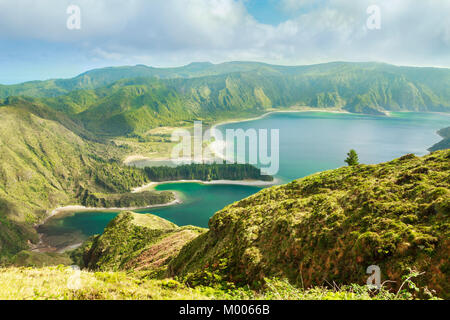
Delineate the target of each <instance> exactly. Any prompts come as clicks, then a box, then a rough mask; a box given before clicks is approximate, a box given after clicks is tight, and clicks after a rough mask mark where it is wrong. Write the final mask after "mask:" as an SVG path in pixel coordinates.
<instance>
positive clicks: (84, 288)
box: [0, 265, 411, 300]
mask: <svg viewBox="0 0 450 320" xmlns="http://www.w3.org/2000/svg"><path fill="white" fill-rule="evenodd" d="M73 274H74V273H73V270H72V269H71V268H69V267H64V266H62V265H60V266H55V267H44V268H0V283H2V284H3V285H2V286H0V300H10V299H12V300H72V299H73V300H131V299H133V300H149V299H150V300H151V299H154V300H235V299H245V300H264V299H265V300H381V299H383V300H386V299H387V300H396V299H398V300H403V299H410V298H411V294H410V293H408V292H407V290H402V292H400V293H399V294H398V295H397V294H396V293H391V292H388V291H386V290H381V291H379V292H373V291H371V290H369V289H368V288H367V287H365V286H358V285H352V286H343V287H340V288H333V289H330V288H326V287H316V288H312V289H308V290H303V289H299V288H296V287H294V286H292V285H291V284H289V283H288V282H286V281H280V280H277V279H273V280H268V281H267V283H268V284H269V285H268V286H267V287H266V288H264V289H263V290H259V291H253V290H249V289H244V288H226V289H225V288H218V287H207V286H197V287H194V288H193V287H192V286H188V285H186V284H184V283H182V282H179V281H176V280H173V279H163V280H156V279H152V278H149V277H148V276H147V274H145V273H143V274H139V273H137V274H136V273H135V274H129V273H126V272H98V271H97V272H88V271H82V272H81V273H80V284H81V286H80V289H79V290H73V289H70V288H69V287H68V286H67V284H68V283H69V282H70V280H71V279H72V278H73Z"/></svg>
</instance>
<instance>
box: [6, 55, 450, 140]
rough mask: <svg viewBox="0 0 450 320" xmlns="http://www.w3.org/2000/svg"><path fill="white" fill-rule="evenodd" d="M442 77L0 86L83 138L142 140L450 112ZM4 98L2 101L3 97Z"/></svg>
mask: <svg viewBox="0 0 450 320" xmlns="http://www.w3.org/2000/svg"><path fill="white" fill-rule="evenodd" d="M449 87H450V71H449V70H447V69H434V68H410V67H396V66H391V65H387V64H379V63H328V64H321V65H313V66H299V67H281V66H273V65H266V64H258V63H245V62H242V63H226V64H221V65H212V64H195V65H190V66H186V67H183V68H173V69H156V68H148V67H145V66H136V67H124V68H106V69H99V70H93V71H90V72H87V73H85V74H83V75H80V76H78V77H76V78H73V79H67V80H51V81H46V82H45V81H44V82H32V83H25V84H21V85H14V86H0V98H1V97H4V98H5V101H4V104H5V105H11V104H12V103H14V101H16V100H17V98H12V96H15V95H27V96H29V97H33V98H27V101H28V103H33V104H35V105H41V106H46V107H47V108H49V109H52V110H56V111H60V112H61V113H62V114H64V115H65V116H66V117H69V118H70V119H72V121H74V122H75V123H77V124H80V123H81V124H83V127H84V128H86V129H88V130H89V131H91V132H94V133H96V134H97V135H98V134H101V135H107V136H123V135H134V134H138V135H143V134H144V133H145V132H147V131H148V130H150V129H152V128H155V127H158V126H167V125H171V126H179V125H183V124H186V121H192V120H198V119H203V120H206V121H211V120H217V119H222V118H224V119H225V118H236V117H244V116H254V115H255V114H261V113H263V112H265V111H267V110H271V109H274V108H280V107H290V106H293V105H297V106H309V107H313V108H335V109H345V110H347V111H350V112H356V113H367V114H377V115H381V114H383V112H384V111H385V110H392V111H400V110H411V111H443V112H448V111H449V110H450V103H449V101H450V91H449V89H448V88H449ZM7 97H8V98H7Z"/></svg>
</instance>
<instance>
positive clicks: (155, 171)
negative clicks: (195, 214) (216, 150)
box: [144, 163, 273, 182]
mask: <svg viewBox="0 0 450 320" xmlns="http://www.w3.org/2000/svg"><path fill="white" fill-rule="evenodd" d="M144 172H145V174H146V175H147V177H148V178H149V179H150V180H151V181H159V182H160V181H177V180H202V181H211V180H260V181H273V177H272V176H268V175H262V174H261V170H260V169H258V168H256V167H255V166H253V165H251V164H217V163H214V164H189V165H181V166H176V167H146V168H145V169H144Z"/></svg>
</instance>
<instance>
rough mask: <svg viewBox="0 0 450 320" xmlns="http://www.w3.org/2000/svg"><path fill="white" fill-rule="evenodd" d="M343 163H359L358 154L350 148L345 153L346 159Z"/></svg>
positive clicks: (352, 164)
mask: <svg viewBox="0 0 450 320" xmlns="http://www.w3.org/2000/svg"><path fill="white" fill-rule="evenodd" d="M345 163H346V164H348V165H349V166H357V165H358V164H359V158H358V154H357V153H356V151H355V150H353V149H352V150H350V152H349V153H347V159H345Z"/></svg>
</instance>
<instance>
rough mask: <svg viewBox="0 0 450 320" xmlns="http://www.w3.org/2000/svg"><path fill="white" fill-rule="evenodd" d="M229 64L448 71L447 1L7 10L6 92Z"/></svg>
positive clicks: (34, 4) (249, 1)
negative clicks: (44, 82) (94, 77)
mask: <svg viewBox="0 0 450 320" xmlns="http://www.w3.org/2000/svg"><path fill="white" fill-rule="evenodd" d="M70 5H76V6H78V7H79V8H80V21H81V25H80V26H81V28H80V29H74V30H70V29H68V28H67V20H68V19H70V17H71V14H68V13H67V9H68V7H69V6H70ZM373 5H375V6H378V8H379V10H380V11H379V12H380V18H381V19H380V22H381V25H380V29H373V28H369V27H368V25H367V20H368V19H369V20H370V21H372V22H373V19H372V18H373V16H372V14H373V13H374V11H370V10H369V11H370V13H368V8H369V7H371V6H373ZM70 21H72V22H73V21H75V20H70ZM230 60H251V61H263V62H269V63H274V64H284V65H298V64H313V63H322V62H328V61H337V60H339V61H343V60H345V61H382V62H388V63H393V64H398V65H415V66H439V67H450V0H427V1H420V0H278V1H276V0H120V1H119V0H0V83H3V84H6V83H17V82H22V81H28V80H35V79H48V78H60V77H72V76H74V75H77V74H79V73H81V72H84V71H86V70H88V69H92V68H96V67H104V66H118V65H135V64H146V65H151V66H164V67H166V66H179V65H184V64H188V63H190V62H193V61H210V62H213V63H219V62H224V61H230Z"/></svg>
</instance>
